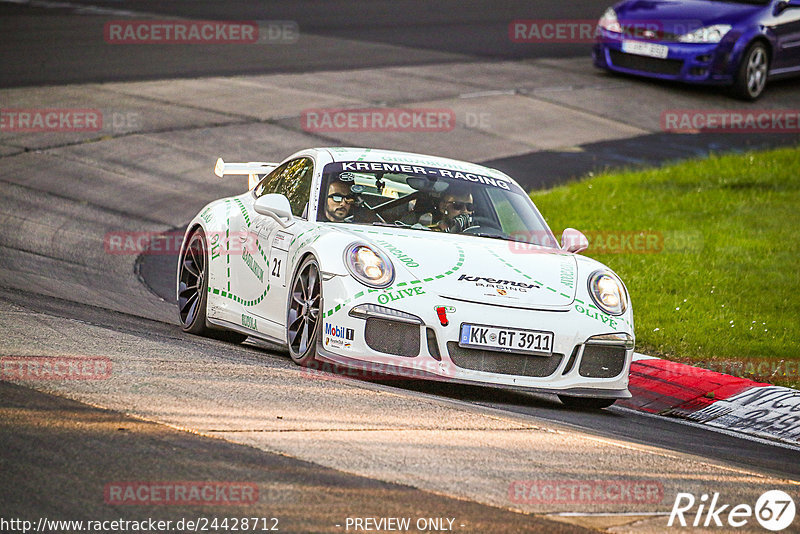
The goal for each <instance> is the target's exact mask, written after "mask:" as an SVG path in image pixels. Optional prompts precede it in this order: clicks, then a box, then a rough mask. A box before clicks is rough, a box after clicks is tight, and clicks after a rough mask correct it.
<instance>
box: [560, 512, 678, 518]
mask: <svg viewBox="0 0 800 534" xmlns="http://www.w3.org/2000/svg"><path fill="white" fill-rule="evenodd" d="M670 513H671V512H559V513H556V514H545V515H549V516H559V517H637V516H645V515H647V516H662V515H669V514H670Z"/></svg>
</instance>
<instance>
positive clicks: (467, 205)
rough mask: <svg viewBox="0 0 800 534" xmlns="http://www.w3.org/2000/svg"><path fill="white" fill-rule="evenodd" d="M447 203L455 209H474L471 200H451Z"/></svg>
mask: <svg viewBox="0 0 800 534" xmlns="http://www.w3.org/2000/svg"><path fill="white" fill-rule="evenodd" d="M447 204H449V205H450V206H453V209H454V210H456V211H475V210H474V209H473V208H474V207H475V205H474V204H473V203H472V202H453V201H452V200H451V201H450V202H448V203H447Z"/></svg>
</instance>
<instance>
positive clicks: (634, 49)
mask: <svg viewBox="0 0 800 534" xmlns="http://www.w3.org/2000/svg"><path fill="white" fill-rule="evenodd" d="M622 51H623V52H627V53H628V54H636V55H637V56H647V57H657V58H660V59H665V58H666V57H667V55H668V54H669V47H668V46H664V45H660V44H655V43H643V42H642V41H622Z"/></svg>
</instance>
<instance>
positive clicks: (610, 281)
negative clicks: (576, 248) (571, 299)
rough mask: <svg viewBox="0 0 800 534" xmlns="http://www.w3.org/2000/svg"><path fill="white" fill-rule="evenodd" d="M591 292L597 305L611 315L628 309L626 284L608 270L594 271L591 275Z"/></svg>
mask: <svg viewBox="0 0 800 534" xmlns="http://www.w3.org/2000/svg"><path fill="white" fill-rule="evenodd" d="M589 294H590V295H591V296H592V300H593V301H594V303H595V304H597V307H598V308H600V309H601V310H603V311H604V312H606V313H607V314H609V315H622V314H623V313H625V310H627V309H628V295H627V293H626V292H625V286H623V285H622V282H620V280H619V278H617V277H616V276H614V275H613V274H611V273H610V272H608V271H595V272H594V273H592V276H590V277H589Z"/></svg>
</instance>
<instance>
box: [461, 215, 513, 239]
mask: <svg viewBox="0 0 800 534" xmlns="http://www.w3.org/2000/svg"><path fill="white" fill-rule="evenodd" d="M461 233H463V234H488V235H498V236H503V237H507V235H506V233H505V232H503V230H502V229H501V228H500V226H498V224H497V222H495V221H494V220H493V219H490V218H489V217H473V218H472V226H470V227H469V228H467V229H466V230H464V231H463V232H461Z"/></svg>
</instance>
